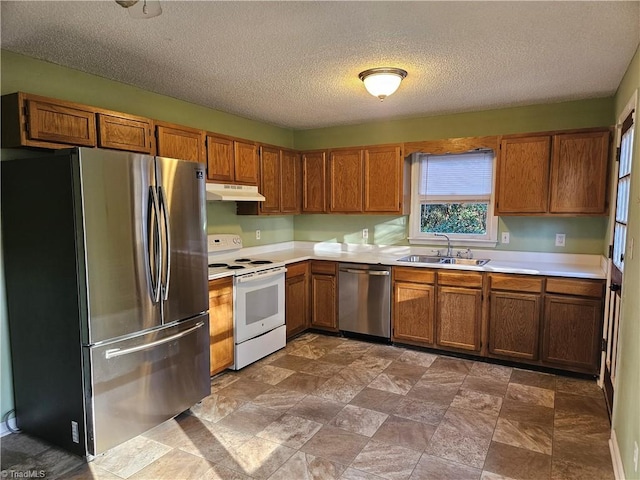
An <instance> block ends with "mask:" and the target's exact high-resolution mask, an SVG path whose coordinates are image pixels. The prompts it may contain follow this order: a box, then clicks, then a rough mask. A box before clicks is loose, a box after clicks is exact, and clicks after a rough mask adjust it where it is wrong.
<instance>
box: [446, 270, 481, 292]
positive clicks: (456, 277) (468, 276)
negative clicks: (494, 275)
mask: <svg viewBox="0 0 640 480" xmlns="http://www.w3.org/2000/svg"><path fill="white" fill-rule="evenodd" d="M438 285H451V286H453V287H477V288H480V287H482V274H481V273H475V272H473V273H472V272H438Z"/></svg>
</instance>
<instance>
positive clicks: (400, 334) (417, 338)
mask: <svg viewBox="0 0 640 480" xmlns="http://www.w3.org/2000/svg"><path fill="white" fill-rule="evenodd" d="M434 312H435V287H434V286H433V285H424V284H418V283H407V282H394V286H393V340H399V341H402V340H409V341H411V342H419V343H422V344H425V345H433V341H434V332H433V330H434V328H433V327H434V318H435V314H434Z"/></svg>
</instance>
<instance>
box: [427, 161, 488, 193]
mask: <svg viewBox="0 0 640 480" xmlns="http://www.w3.org/2000/svg"><path fill="white" fill-rule="evenodd" d="M492 171H493V153H492V152H474V153H465V154H458V155H423V156H422V157H421V159H420V185H419V189H418V192H419V195H420V196H421V197H426V198H425V199H426V200H430V199H436V198H437V199H446V197H456V198H460V197H467V198H473V199H478V200H480V199H489V198H490V197H491V186H492Z"/></svg>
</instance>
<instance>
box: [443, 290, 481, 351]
mask: <svg viewBox="0 0 640 480" xmlns="http://www.w3.org/2000/svg"><path fill="white" fill-rule="evenodd" d="M481 310H482V291H481V290H478V289H474V288H457V287H438V313H437V339H436V343H437V344H438V345H440V346H442V347H452V348H458V349H462V350H470V351H474V352H479V351H480V326H481V314H482V312H481Z"/></svg>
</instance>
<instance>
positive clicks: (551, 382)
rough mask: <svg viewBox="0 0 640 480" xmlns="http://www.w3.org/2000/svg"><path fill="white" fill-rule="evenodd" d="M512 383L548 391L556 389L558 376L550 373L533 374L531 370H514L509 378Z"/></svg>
mask: <svg viewBox="0 0 640 480" xmlns="http://www.w3.org/2000/svg"><path fill="white" fill-rule="evenodd" d="M509 381H510V382H511V383H519V384H521V385H529V386H530V387H538V388H546V389H547V390H555V389H556V376H555V375H550V374H548V373H540V372H532V371H531V370H522V369H520V368H514V369H513V372H511V377H510V378H509Z"/></svg>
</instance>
